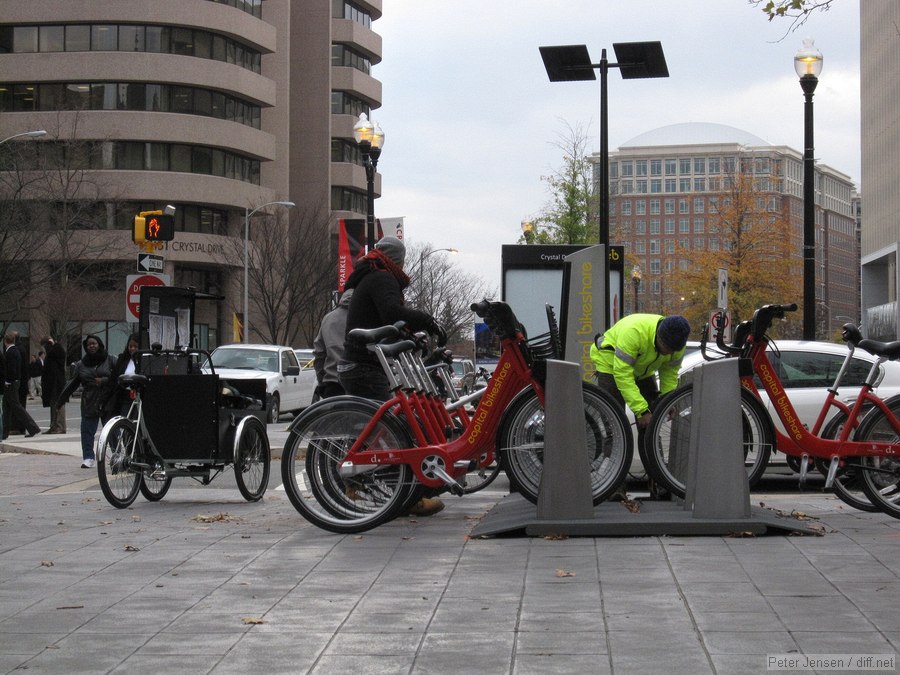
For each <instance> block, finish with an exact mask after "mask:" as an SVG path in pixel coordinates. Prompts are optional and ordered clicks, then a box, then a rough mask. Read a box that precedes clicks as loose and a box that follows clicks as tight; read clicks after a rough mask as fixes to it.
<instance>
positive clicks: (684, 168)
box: [678, 157, 691, 175]
mask: <svg viewBox="0 0 900 675" xmlns="http://www.w3.org/2000/svg"><path fill="white" fill-rule="evenodd" d="M690 172H691V158H690V157H682V158H681V159H679V160H678V173H680V174H681V175H686V174H689V173H690Z"/></svg>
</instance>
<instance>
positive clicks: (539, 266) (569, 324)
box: [502, 244, 625, 380]
mask: <svg viewBox="0 0 900 675" xmlns="http://www.w3.org/2000/svg"><path fill="white" fill-rule="evenodd" d="M605 250H606V249H605V248H604V247H603V246H584V245H528V244H526V245H506V246H503V249H502V269H503V279H502V288H503V291H502V293H503V300H504V301H505V302H507V303H509V305H510V307H512V309H513V311H514V312H515V314H516V317H517V318H518V319H519V321H520V322H522V325H524V326H525V330H526V333H527V334H528V336H529V337H534V336H536V335H541V334H542V333H546V332H547V331H548V329H549V326H548V322H547V313H546V305H551V306H552V307H553V308H554V311H555V313H556V316H557V317H558V323H559V332H560V341H561V342H562V345H563V354H562V355H561V359H562V360H565V361H571V362H574V363H577V364H579V366H581V369H582V379H584V380H590V379H591V378H592V377H593V375H594V366H593V363H592V362H591V358H590V348H591V345H592V344H593V343H594V336H595V335H596V334H597V333H602V332H603V331H605V330H606V328H607V327H608V326H610V325H612V324H613V323H615V322H616V321H618V320H619V319H620V318H621V317H622V310H623V304H622V303H623V284H624V278H625V275H624V264H625V252H624V248H623V247H621V246H611V247H610V248H609V256H608V260H607V256H606V255H605ZM607 265H608V270H609V273H608V277H607Z"/></svg>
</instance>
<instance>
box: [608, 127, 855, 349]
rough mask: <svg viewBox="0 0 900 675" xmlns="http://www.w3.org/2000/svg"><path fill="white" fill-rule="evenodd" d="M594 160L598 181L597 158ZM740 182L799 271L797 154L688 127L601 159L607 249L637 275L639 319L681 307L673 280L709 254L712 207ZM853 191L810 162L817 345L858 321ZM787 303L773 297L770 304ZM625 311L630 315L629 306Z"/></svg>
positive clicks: (845, 180)
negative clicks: (783, 236)
mask: <svg viewBox="0 0 900 675" xmlns="http://www.w3.org/2000/svg"><path fill="white" fill-rule="evenodd" d="M592 159H593V161H594V162H595V166H594V179H595V181H596V180H597V176H598V173H599V172H598V170H597V169H598V166H597V164H596V162H597V161H598V160H599V154H597V155H594V156H593V158H592ZM738 175H744V176H749V177H752V180H753V182H754V184H755V185H756V196H757V201H758V203H759V208H760V209H761V210H762V211H763V212H768V213H770V214H772V215H773V216H774V215H779V216H781V217H784V218H786V219H787V220H788V221H789V224H790V229H791V230H792V237H793V241H794V247H793V248H794V250H796V259H797V269H798V270H801V269H802V250H803V248H802V242H803V156H802V153H801V152H799V151H797V150H794V149H793V148H789V147H786V146H773V145H771V144H769V143H767V142H765V141H764V140H762V139H761V138H758V137H756V136H754V135H753V134H750V133H748V132H746V131H742V130H740V129H736V128H734V127H730V126H726V125H720V124H693V123H692V124H675V125H671V126H666V127H662V128H659V129H655V130H652V131H649V132H647V133H644V134H641V135H639V136H637V137H635V138H633V139H631V140H630V141H628V142H626V143H623V144H622V145H621V146H620V147H619V148H618V149H617V150H615V151H612V152H610V153H609V176H610V243H611V244H621V245H624V246H625V250H626V259H627V260H629V261H630V263H631V264H632V265H634V264H636V265H639V267H640V271H641V279H640V285H639V291H638V302H639V307H640V309H641V311H652V312H660V313H665V312H672V311H678V310H679V308H680V306H681V304H682V302H681V298H680V294H679V293H678V292H677V290H676V289H675V287H674V284H672V283H671V280H672V275H673V274H677V271H678V270H679V269H680V270H686V269H687V266H688V265H690V260H691V254H692V253H693V252H695V251H708V250H717V249H718V247H719V246H720V245H721V242H720V241H719V239H718V233H717V232H716V231H715V222H716V221H715V218H716V212H717V207H718V204H719V202H720V200H721V199H722V198H723V193H724V192H725V188H726V186H727V185H729V184H730V183H729V181H732V180H735V179H736V176H738ZM853 191H854V185H853V183H852V182H851V180H850V178H849V176H847V175H845V174H843V173H841V172H839V171H837V170H835V169H833V168H831V167H829V166H828V165H827V164H824V163H822V162H819V163H817V165H816V219H815V223H816V307H817V321H816V328H817V336H818V337H820V338H824V337H826V336H830V335H831V334H832V333H833V332H834V330H835V329H836V328H839V327H840V325H841V324H842V323H843V321H844V320H845V319H846V317H858V316H859V294H858V284H857V279H858V269H859V248H858V244H857V233H856V219H855V211H854V207H853V203H852V197H853V195H854V192H853ZM627 274H628V271H627V270H626V275H627ZM798 279H799V277H798ZM711 283H713V284H714V283H715V280H712V282H711ZM626 285H629V286H630V284H626ZM631 293H633V289H632V288H627V289H626V296H628V297H630V298H632V300H633V295H629V294H631ZM801 296H802V286H799V287H798V288H797V297H796V298H795V300H796V301H797V302H798V304H802V297H801ZM787 300H789V299H788V298H772V302H784V301H787ZM625 306H626V308H627V309H628V311H631V309H632V308H633V306H634V305H633V301H632V302H626V303H625ZM712 309H714V308H713V307H710V310H712ZM839 317H843V318H839Z"/></svg>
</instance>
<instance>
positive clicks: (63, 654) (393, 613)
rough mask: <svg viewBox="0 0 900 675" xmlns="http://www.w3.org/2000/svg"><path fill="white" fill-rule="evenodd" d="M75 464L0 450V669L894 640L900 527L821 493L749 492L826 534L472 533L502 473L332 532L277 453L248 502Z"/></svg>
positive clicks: (543, 661)
mask: <svg viewBox="0 0 900 675" xmlns="http://www.w3.org/2000/svg"><path fill="white" fill-rule="evenodd" d="M48 438H52V439H60V441H59V442H60V447H62V443H63V442H64V439H63V437H61V436H55V437H54V436H51V437H48ZM48 442H49V441H48ZM273 445H275V443H274V442H273ZM76 447H77V442H76ZM72 462H73V459H72V458H71V457H69V456H66V455H59V456H54V455H22V454H14V453H6V454H0V673H7V672H13V671H15V672H19V671H20V670H25V669H27V671H28V672H36V673H100V672H117V673H134V672H152V673H241V674H243V673H248V672H267V673H317V674H324V673H358V674H366V675H368V674H370V673H391V674H393V673H476V672H477V673H486V674H493V673H498V674H499V673H523V674H524V673H540V674H546V673H608V672H609V673H650V672H670V673H692V674H693V673H760V672H765V671H766V655H767V654H791V655H793V656H798V655H801V654H807V655H809V654H844V655H846V654H873V655H885V656H894V657H896V653H897V651H898V648H900V612H898V611H897V601H898V598H900V578H898V572H897V570H898V565H897V558H898V556H897V553H898V546H900V521H898V520H894V519H892V518H889V517H888V516H885V515H881V514H867V513H862V512H857V511H853V510H851V509H849V507H845V506H844V505H843V504H842V502H840V501H837V500H835V499H833V498H831V497H830V496H826V495H822V494H819V493H814V492H811V493H806V494H798V493H793V492H778V493H774V494H771V495H760V494H754V495H753V500H754V503H758V502H760V501H762V502H765V503H766V505H767V507H770V508H775V509H778V510H781V511H783V512H784V513H785V514H790V512H791V511H795V512H802V513H805V514H806V516H805V517H808V518H810V519H812V520H811V521H807V522H812V523H814V524H817V525H819V526H821V528H822V531H823V536H804V537H797V536H783V535H767V536H764V537H759V538H742V537H682V538H679V537H639V538H597V539H592V538H569V539H554V538H552V537H551V538H524V537H522V538H518V537H514V538H494V539H471V538H469V537H468V534H469V532H470V531H471V530H472V528H473V526H474V525H475V524H476V523H477V522H478V521H479V519H480V518H481V517H482V516H483V515H484V514H485V513H486V512H487V511H488V510H489V509H490V508H492V507H493V506H494V505H495V504H496V503H497V502H498V501H499V500H500V499H503V498H504V496H505V492H506V490H505V485H504V484H503V479H502V478H501V479H499V480H498V485H496V487H495V486H491V488H489V489H488V490H486V491H484V492H481V493H477V494H475V495H469V496H466V497H464V498H456V497H446V501H447V504H448V506H447V508H446V509H445V510H444V511H443V512H442V513H440V514H438V515H437V516H434V517H432V518H427V519H414V518H400V519H398V520H396V521H394V522H392V523H389V524H387V525H384V526H382V527H380V528H378V529H376V530H374V531H372V532H369V533H365V534H361V535H356V536H337V535H333V534H329V533H327V532H323V531H321V530H318V529H317V528H315V527H313V526H311V525H309V524H308V523H306V522H305V521H304V520H303V519H302V518H301V517H300V516H299V514H297V512H296V511H295V510H294V509H293V507H292V506H291V505H290V503H289V502H288V500H287V498H286V497H285V495H284V493H283V491H281V490H280V489H279V487H280V480H279V478H280V467H279V466H278V464H277V463H273V465H272V468H273V472H272V478H271V482H270V486H269V491H268V492H267V493H266V497H265V499H264V500H263V501H261V502H258V503H247V502H245V501H243V500H242V499H241V497H240V494H239V493H238V491H237V489H236V487H235V483H234V477H233V475H231V474H230V473H226V474H224V475H222V476H220V477H219V478H218V479H217V480H216V481H215V482H214V483H213V484H212V485H210V486H208V487H201V486H196V485H195V484H192V483H191V482H189V481H187V480H186V479H178V480H176V481H175V483H174V485H173V488H172V490H171V491H170V493H169V494H168V495H167V496H166V498H165V499H164V500H163V501H162V502H159V503H149V502H147V501H144V500H143V498H142V497H138V500H137V501H136V502H135V503H134V505H133V506H132V507H131V508H129V509H125V510H117V509H115V508H113V507H111V506H110V505H109V504H107V502H106V501H105V500H104V498H103V496H102V494H101V493H100V491H99V488H98V485H97V482H96V474H95V473H94V472H88V471H86V470H81V469H77V468H73V466H72ZM788 517H790V516H789V515H788ZM801 672H802V671H801ZM805 672H809V671H805Z"/></svg>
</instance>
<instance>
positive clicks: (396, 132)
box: [372, 0, 862, 300]
mask: <svg viewBox="0 0 900 675" xmlns="http://www.w3.org/2000/svg"><path fill="white" fill-rule="evenodd" d="M383 9H384V15H383V17H382V18H381V19H379V20H377V21H376V22H374V24H373V27H374V30H375V31H376V32H377V33H379V34H380V35H381V36H382V38H383V41H384V42H383V59H384V60H383V61H382V63H380V64H378V65H377V66H375V67H374V69H373V75H374V76H375V77H376V78H378V79H379V80H380V81H381V82H382V84H383V103H382V107H381V108H380V109H378V110H375V111H373V115H372V117H373V118H374V120H375V121H377V122H378V123H379V124H380V125H381V127H382V129H383V130H384V132H385V145H384V150H383V153H382V156H381V159H380V161H379V165H378V168H379V172H380V173H381V175H382V197H380V198H379V199H377V200H376V202H375V213H376V215H377V216H378V217H391V216H404V217H405V227H406V230H405V233H406V238H407V240H408V242H419V243H425V242H429V243H430V244H432V245H433V246H434V247H435V248H456V249H459V251H460V254H459V255H458V256H456V257H455V262H457V263H458V264H459V265H460V266H462V268H463V269H465V270H466V271H467V272H472V273H475V274H479V275H481V276H482V277H484V279H485V280H486V281H487V282H488V283H489V284H490V285H492V286H494V287H496V289H497V291H498V293H499V289H500V247H501V246H502V245H503V244H512V243H515V242H516V240H517V239H518V237H519V236H520V234H521V228H520V223H521V221H522V220H523V219H524V218H527V217H529V216H531V215H533V214H536V213H537V212H539V211H540V210H541V208H542V207H543V206H544V205H545V204H546V203H547V201H548V199H549V194H548V192H547V188H546V184H545V183H544V182H542V181H541V176H542V175H546V174H547V173H549V172H550V171H551V170H552V169H554V168H556V167H559V166H560V165H561V163H562V162H561V151H560V150H559V149H558V148H557V147H555V145H554V143H555V142H557V141H558V140H559V137H560V135H561V134H563V135H564V133H565V125H566V124H567V123H568V124H570V125H572V126H573V127H574V126H576V125H579V124H580V125H582V126H584V127H585V128H587V129H588V130H589V137H590V139H591V146H590V150H591V151H592V152H599V150H600V143H599V119H600V86H599V81H588V82H553V83H551V82H549V81H548V79H547V75H546V71H545V70H544V66H543V62H542V61H541V58H540V54H539V53H538V47H539V46H541V45H567V44H585V45H587V47H588V51H589V53H590V55H591V59H592V61H593V62H594V63H597V62H599V60H600V52H601V49H603V48H606V49H607V56H608V58H609V60H610V62H615V54H614V52H613V49H612V45H613V43H614V42H641V41H656V40H658V41H660V42H662V45H663V50H664V52H665V55H666V61H667V63H668V68H669V78H667V79H647V80H623V79H622V78H621V75H620V74H619V73H618V72H617V71H616V70H615V69H610V72H609V92H608V95H609V98H608V103H609V149H610V151H613V150H615V149H616V148H618V147H619V146H620V145H623V144H625V143H626V142H627V141H628V140H630V139H632V138H634V137H635V136H638V135H639V134H642V133H644V132H647V131H650V130H652V129H656V128H658V127H662V126H666V125H670V124H680V123H685V122H712V123H717V124H727V125H730V126H734V127H737V128H739V129H743V130H745V131H748V132H750V133H752V134H754V135H756V136H758V137H760V138H762V139H764V140H765V141H767V142H769V143H772V144H773V145H787V146H790V147H793V148H795V149H797V150H798V151H801V152H802V148H803V93H802V91H801V89H800V84H799V82H798V80H797V75H796V74H795V72H794V67H793V57H794V54H796V52H797V50H798V49H800V47H801V46H802V42H803V38H804V37H807V36H810V37H813V38H814V39H815V44H816V47H817V48H818V49H819V51H821V52H822V54H823V56H824V64H823V69H822V73H821V75H820V77H819V86H818V89H817V90H816V93H815V99H814V100H815V149H816V158H817V159H818V160H819V161H821V162H824V163H825V164H828V165H829V166H831V167H832V168H834V169H837V170H838V171H841V172H843V173H845V174H847V175H849V176H850V177H851V179H852V180H853V182H854V183H855V184H856V185H857V187H858V188H860V189H862V186H860V185H859V179H860V156H859V155H860V133H859V117H860V113H859V0H834V7H833V8H832V9H831V10H830V11H828V12H818V13H815V14H813V15H812V16H811V17H810V18H809V20H808V21H807V22H806V24H805V25H804V26H803V27H801V28H800V29H799V30H797V31H795V32H793V33H790V34H788V35H787V36H785V32H786V31H787V29H788V27H789V22H788V21H786V20H783V19H782V20H781V21H778V20H776V21H775V22H772V23H770V22H769V21H768V20H767V19H766V17H765V15H764V14H763V13H762V12H761V11H760V10H759V9H757V8H754V7H752V6H751V5H750V4H749V3H747V2H746V1H745V0H556V1H554V0H453V1H452V2H447V0H440V1H438V0H384V6H383ZM782 38H783V39H782ZM473 300H474V299H473Z"/></svg>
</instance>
